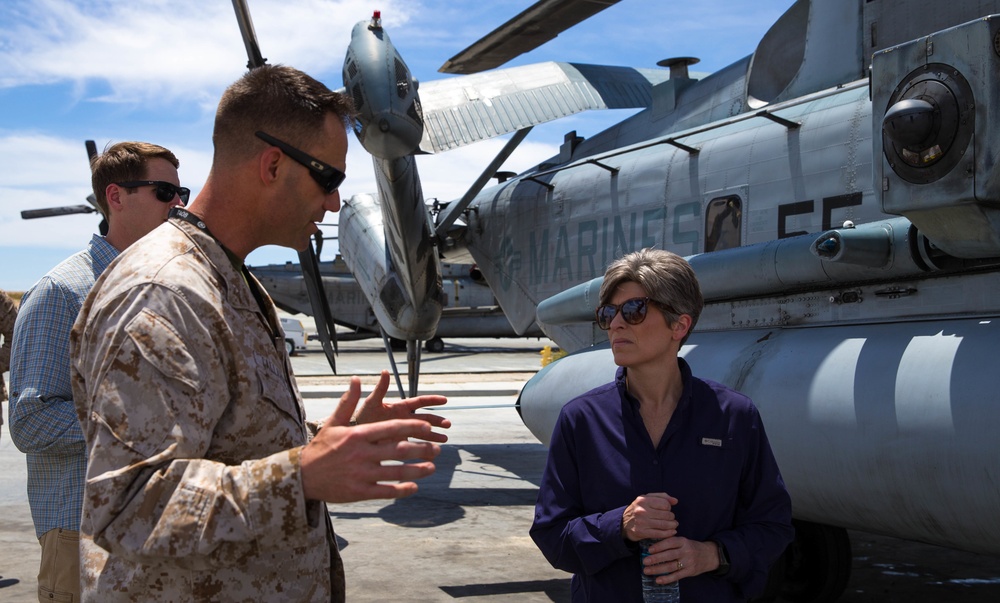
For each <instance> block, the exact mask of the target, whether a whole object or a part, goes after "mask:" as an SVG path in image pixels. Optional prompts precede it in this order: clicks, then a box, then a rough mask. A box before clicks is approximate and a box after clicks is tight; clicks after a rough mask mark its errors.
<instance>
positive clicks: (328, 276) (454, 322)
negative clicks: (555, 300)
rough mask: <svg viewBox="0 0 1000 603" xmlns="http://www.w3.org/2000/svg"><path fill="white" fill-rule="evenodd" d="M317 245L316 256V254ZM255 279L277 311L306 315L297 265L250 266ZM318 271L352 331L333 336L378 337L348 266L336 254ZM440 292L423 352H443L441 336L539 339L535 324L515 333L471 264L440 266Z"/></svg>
mask: <svg viewBox="0 0 1000 603" xmlns="http://www.w3.org/2000/svg"><path fill="white" fill-rule="evenodd" d="M320 249H321V246H320V245H317V250H316V256H317V258H320V257H321V256H320ZM249 269H250V272H252V273H253V275H254V276H255V277H257V280H259V281H260V283H261V284H262V285H263V286H264V287H265V288H266V289H267V292H268V293H269V294H270V295H271V299H272V300H274V303H275V304H276V305H277V306H278V307H279V308H281V309H282V310H284V311H286V312H289V313H291V314H298V313H302V314H311V313H312V311H313V309H312V304H311V303H310V300H309V295H308V292H307V291H306V287H305V283H304V277H303V275H302V270H301V267H300V266H299V264H294V263H291V262H287V263H285V264H268V265H264V266H249ZM319 274H320V277H321V278H322V282H323V288H324V289H326V297H327V300H328V301H329V303H330V306H331V309H332V312H331V315H332V316H333V321H334V323H336V324H337V325H340V326H342V327H346V328H348V329H351V330H352V331H353V332H348V333H344V332H341V333H340V334H339V335H338V337H341V338H346V337H355V338H363V337H378V336H380V335H381V329H380V328H379V325H378V321H377V320H376V318H375V313H374V312H373V311H372V308H371V305H370V304H369V303H368V299H367V298H365V296H364V294H363V293H362V290H361V285H359V284H358V281H357V279H355V277H354V275H353V274H352V273H351V271H350V270H349V269H348V268H347V264H346V263H345V262H344V258H343V257H342V256H341V255H340V254H337V255H336V257H334V259H333V260H332V261H323V260H322V259H320V261H319ZM442 285H443V286H442V292H443V293H444V294H445V302H444V309H443V310H442V312H441V321H440V322H439V323H438V327H437V330H436V331H435V333H434V337H431V338H430V339H427V340H426V341H425V342H424V350H425V351H427V352H432V353H439V352H443V351H444V339H443V338H445V337H447V338H461V337H520V336H531V337H540V336H542V332H541V330H540V329H539V328H537V327H534V328H532V329H529V330H528V331H527V332H525V333H521V334H518V333H515V332H514V328H513V327H511V326H510V322H508V321H507V317H506V316H504V313H503V310H501V309H500V306H499V305H497V302H496V299H495V298H494V297H493V292H492V291H491V290H490V289H489V287H487V286H486V283H485V281H484V280H483V279H482V277H481V276H480V274H479V271H478V269H477V268H476V266H475V265H474V264H448V263H443V264H442ZM390 345H391V347H393V348H394V349H400V348H402V349H405V346H406V342H405V341H401V340H398V339H393V340H391V341H390Z"/></svg>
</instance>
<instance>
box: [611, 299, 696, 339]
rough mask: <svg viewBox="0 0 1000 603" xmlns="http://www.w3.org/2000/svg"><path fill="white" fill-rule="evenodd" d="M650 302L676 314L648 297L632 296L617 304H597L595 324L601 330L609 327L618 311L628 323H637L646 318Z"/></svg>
mask: <svg viewBox="0 0 1000 603" xmlns="http://www.w3.org/2000/svg"><path fill="white" fill-rule="evenodd" d="M650 303H654V304H657V305H658V306H660V307H661V308H663V310H664V311H665V312H668V313H670V314H678V313H677V312H676V311H675V310H674V309H673V308H671V307H670V306H668V305H666V304H661V303H659V302H656V301H653V300H651V299H649V298H648V297H633V298H632V299H626V300H625V301H623V302H622V303H620V304H618V305H615V304H603V305H600V306H598V307H597V311H596V312H595V314H596V316H597V326H598V327H600V328H601V329H602V330H604V331H607V330H608V329H610V328H611V321H612V320H614V319H615V316H617V315H618V312H621V313H622V319H623V320H624V321H625V322H627V323H628V324H630V325H637V324H639V323H641V322H642V321H644V320H646V311H647V310H648V309H649V304H650Z"/></svg>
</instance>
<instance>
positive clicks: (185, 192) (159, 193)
mask: <svg viewBox="0 0 1000 603" xmlns="http://www.w3.org/2000/svg"><path fill="white" fill-rule="evenodd" d="M115 184H117V185H118V186H122V187H125V188H138V187H140V186H155V187H156V200H157V201H162V202H163V203H170V202H171V201H173V200H174V197H180V198H181V203H183V204H184V205H187V202H188V199H189V198H190V197H191V189H189V188H186V187H183V186H177V185H176V184H171V183H169V182H164V181H163V180H132V181H130V182H115Z"/></svg>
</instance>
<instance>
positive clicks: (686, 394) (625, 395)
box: [615, 357, 691, 412]
mask: <svg viewBox="0 0 1000 603" xmlns="http://www.w3.org/2000/svg"><path fill="white" fill-rule="evenodd" d="M677 366H678V368H680V370H681V379H682V380H683V382H684V391H682V392H681V399H680V400H678V401H677V410H678V411H679V410H683V409H686V408H687V406H688V403H689V401H690V399H691V366H690V365H689V364H688V363H687V361H686V360H684V359H683V358H680V357H678V358H677ZM627 375H628V369H627V368H625V367H624V366H620V367H618V371H617V373H615V385H616V386H617V387H618V393H619V394H620V395H621V398H622V400H623V401H625V402H627V403H628V406H629V407H630V408H631V409H632V411H633V412H639V400H638V398H636V397H635V396H633V395H632V394H631V393H629V391H628V386H627V385H626V380H625V378H626V376H627ZM675 412H676V411H675Z"/></svg>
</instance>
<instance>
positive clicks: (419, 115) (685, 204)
mask: <svg viewBox="0 0 1000 603" xmlns="http://www.w3.org/2000/svg"><path fill="white" fill-rule="evenodd" d="M614 4H616V1H615V0H609V1H606V2H600V3H595V2H589V1H587V0H542V1H540V2H537V3H535V4H533V5H532V6H531V7H529V8H528V9H526V10H525V11H524V12H522V13H521V14H520V15H518V16H516V17H515V18H514V19H512V20H511V21H509V22H508V23H506V24H504V25H501V26H500V27H499V28H497V29H496V30H494V31H493V32H492V33H491V34H489V35H487V36H486V37H484V38H483V39H482V40H480V41H479V42H477V43H475V44H473V45H472V46H470V47H469V48H467V49H466V50H465V51H462V52H461V53H459V54H458V55H456V56H455V57H453V58H452V59H451V60H449V61H448V62H447V63H445V66H444V68H443V69H442V70H443V71H447V72H451V73H465V74H471V75H467V76H465V77H461V78H458V77H456V78H450V79H446V80H442V81H440V82H427V81H424V82H419V83H418V82H417V81H416V79H415V78H414V77H413V76H412V74H411V73H410V71H409V70H408V68H407V67H406V63H405V61H404V60H403V59H402V57H401V55H400V53H399V52H398V51H397V49H396V48H395V47H394V46H393V44H392V42H391V41H390V39H389V36H388V34H387V32H386V31H385V30H384V29H383V28H382V25H381V20H380V16H379V15H378V14H376V15H374V16H373V17H372V18H371V19H370V20H366V21H361V22H359V23H358V24H357V25H356V26H355V28H354V30H353V34H352V40H351V43H350V46H349V47H348V50H347V57H346V60H345V64H344V84H345V90H346V91H347V92H348V93H349V94H351V95H352V97H353V98H354V100H355V104H356V105H357V107H358V108H359V110H360V112H361V119H360V123H359V126H358V128H357V135H358V138H359V140H360V141H361V143H362V144H363V145H364V146H365V148H366V149H367V150H368V151H369V152H370V153H371V154H372V155H373V156H374V157H375V166H376V176H377V180H378V192H377V194H373V195H356V196H354V197H353V198H351V199H350V200H347V201H346V202H345V204H344V207H343V209H342V211H341V216H340V228H341V231H340V237H341V239H340V244H341V251H342V253H343V255H344V259H345V261H346V262H347V265H348V266H349V267H350V269H351V270H352V271H353V272H354V273H355V274H356V275H358V278H359V280H360V281H361V284H362V287H363V288H364V291H365V294H366V296H367V297H368V299H369V302H370V303H371V306H372V308H373V311H374V313H375V315H376V317H377V320H378V322H379V323H380V324H381V326H382V328H383V329H385V330H386V331H387V332H389V333H390V334H392V335H393V336H394V337H397V338H401V339H407V340H408V341H410V343H411V346H410V349H414V348H417V346H416V345H414V344H415V343H419V340H423V339H427V338H430V337H433V335H434V333H435V328H436V327H437V325H438V321H439V320H440V315H441V306H440V304H439V303H438V302H437V301H436V300H437V299H438V298H439V284H438V283H439V282H440V278H439V275H440V270H441V268H440V262H441V258H444V259H446V260H450V261H454V260H455V258H466V257H471V258H472V261H474V262H475V263H476V264H477V266H478V267H479V268H480V270H481V271H482V273H483V276H484V278H485V280H486V282H487V283H488V284H489V286H490V287H491V289H492V290H493V293H494V295H495V296H496V299H497V300H498V302H499V304H500V306H501V308H502V309H503V311H504V313H505V314H506V316H507V318H508V319H509V321H510V323H511V325H512V326H513V327H514V329H515V330H517V331H518V332H521V331H524V330H526V329H528V328H530V327H532V326H533V325H537V326H539V327H540V328H541V329H542V331H543V332H545V333H546V335H548V336H549V337H550V338H551V339H553V340H554V341H555V342H556V343H557V344H559V345H560V346H562V347H563V348H564V349H568V350H571V351H573V352H574V353H572V354H571V355H569V356H568V357H566V358H564V359H562V360H559V361H558V362H555V363H553V364H551V365H549V366H547V367H545V368H544V369H543V370H542V371H540V372H539V373H538V374H537V375H536V376H535V377H534V378H533V379H531V380H530V381H529V382H528V383H527V384H526V386H525V387H524V389H523V390H522V393H521V395H520V399H519V410H520V412H521V415H522V418H523V420H524V422H525V424H526V425H527V426H528V428H529V429H530V430H531V431H532V433H534V434H535V436H536V437H538V439H539V440H541V441H542V442H547V441H548V439H549V435H550V433H551V429H552V426H553V424H554V422H555V419H556V415H557V413H558V411H559V409H560V408H561V406H562V405H563V404H564V403H565V402H566V401H568V400H570V399H571V398H573V397H574V396H576V395H578V394H580V393H583V392H584V391H586V390H588V389H590V388H591V387H594V386H596V385H598V384H601V383H604V382H607V381H610V380H611V378H612V376H613V370H614V364H613V361H612V357H611V354H610V352H609V351H608V349H607V346H606V336H605V334H604V333H603V332H601V331H600V330H598V329H597V327H596V325H595V324H594V321H593V310H594V307H595V305H596V291H597V288H598V287H599V285H600V277H601V275H602V274H603V272H604V268H605V266H606V265H607V263H608V262H609V261H610V260H612V259H614V258H615V257H618V256H619V255H621V254H623V253H625V252H628V251H632V250H636V249H639V248H642V247H650V246H655V247H660V248H666V249H669V250H672V251H674V252H677V253H679V254H681V255H684V256H687V257H688V259H689V260H690V261H691V263H692V265H693V266H694V267H695V270H696V272H697V273H698V276H699V279H700V281H701V284H702V289H703V293H704V294H705V298H706V307H705V310H704V313H703V314H702V317H701V319H700V321H699V323H698V326H697V329H696V330H695V332H694V334H693V335H692V336H691V338H690V340H689V341H688V343H687V345H685V347H684V348H683V349H682V352H681V353H682V355H683V356H685V357H686V358H687V359H688V360H689V361H690V362H691V363H692V366H693V367H694V369H695V371H696V372H697V373H698V374H699V375H701V376H704V377H708V378H711V379H714V380H717V381H720V382H723V383H725V384H727V385H730V386H732V387H734V388H736V389H738V390H741V391H743V392H745V393H747V394H748V395H750V396H751V397H752V398H753V399H754V401H755V402H756V404H757V406H758V407H759V409H760V412H761V414H762V416H763V417H764V420H765V423H766V424H767V426H768V432H769V437H770V439H771V443H772V446H773V448H774V452H775V454H776V456H777V458H778V461H779V464H780V466H781V468H782V473H783V475H784V478H785V480H786V483H787V485H788V488H789V491H790V493H791V495H792V500H793V507H794V515H795V519H796V527H797V536H796V541H795V543H794V544H793V545H792V546H791V547H790V548H789V551H788V553H787V554H786V555H785V557H784V558H783V559H782V560H781V561H780V562H779V563H778V564H776V566H775V568H774V570H773V571H772V584H774V585H777V586H776V587H775V588H774V589H773V590H772V591H771V592H770V593H768V594H769V596H774V595H777V594H779V593H780V594H781V595H782V596H783V597H784V598H785V599H787V600H792V601H810V602H818V601H834V600H836V599H837V598H838V597H839V596H840V595H841V593H842V592H843V590H844V588H845V586H846V584H847V581H848V578H849V575H850V567H851V549H850V542H849V539H848V536H847V532H846V529H856V530H862V531H868V532H874V533H879V534H884V535H889V536H894V537H899V538H904V539H910V540H917V541H922V542H926V543H931V544H936V545H942V546H947V547H954V548H959V549H963V550H967V551H973V552H979V553H986V554H993V555H998V554H1000V516H998V514H997V513H996V512H995V510H996V509H997V508H1000V488H998V487H997V484H1000V469H998V467H997V464H996V462H995V460H996V458H998V456H1000V438H997V437H996V435H995V434H996V432H997V431H998V430H1000V406H998V405H997V404H996V403H995V399H996V393H995V392H997V391H1000V371H997V370H996V369H997V366H996V361H995V360H994V358H995V353H994V349H995V346H996V342H997V341H998V340H1000V302H998V299H997V296H996V294H995V292H996V291H998V290H1000V289H998V282H1000V209H998V207H1000V177H998V175H997V174H1000V170H998V169H997V165H996V162H997V159H996V158H997V157H998V156H1000V152H998V151H1000V148H998V147H1000V137H998V136H997V135H996V134H995V132H994V131H993V130H992V129H991V125H992V124H995V123H997V120H998V118H1000V115H998V113H1000V89H998V88H997V86H996V85H995V76H994V74H995V73H996V72H997V69H998V67H1000V17H998V16H991V15H993V13H1000V2H996V1H982V2H970V3H946V4H941V3H938V2H931V1H930V0H897V1H894V2H887V1H884V0H874V1H873V0H797V1H796V2H795V3H794V4H793V5H792V6H791V7H790V8H789V9H788V11H787V12H785V13H784V15H782V16H781V17H780V18H779V19H778V20H777V21H776V22H775V23H774V25H773V26H772V27H771V29H770V30H769V31H768V32H767V34H766V35H765V36H764V37H763V38H762V39H761V41H760V43H759V44H758V45H757V47H756V50H755V51H754V52H753V53H752V54H751V55H749V56H747V57H744V58H742V59H740V60H737V61H736V62H734V63H732V64H731V65H730V66H729V67H726V68H723V69H721V70H719V71H717V72H715V73H712V74H711V75H709V76H707V77H704V78H701V79H697V78H695V77H692V76H691V75H690V74H689V72H688V71H687V67H688V66H689V65H691V64H693V63H694V61H695V59H691V58H687V57H681V58H677V59H669V60H666V61H663V62H661V63H660V66H661V67H664V69H639V68H622V67H601V66H594V65H579V64H570V63H546V64H541V65H534V66H524V67H516V68H509V69H495V68H497V67H500V66H501V65H503V64H504V63H505V62H506V61H508V60H509V59H511V58H512V57H514V56H517V55H519V54H521V53H523V52H526V51H528V50H530V49H532V48H534V47H536V46H537V45H538V44H541V43H543V42H544V41H546V40H548V39H551V38H552V37H554V36H555V35H557V34H558V33H560V32H561V31H562V30H563V29H565V28H567V27H569V26H570V25H572V24H574V23H577V22H579V21H581V20H582V19H584V18H587V17H588V16H590V15H592V14H594V13H597V12H599V11H600V10H603V9H605V8H606V7H607V6H610V5H614ZM665 27H666V26H665ZM487 70H488V71H487ZM627 106H638V107H641V108H642V110H641V111H639V112H638V113H637V114H635V115H633V116H632V117H629V118H627V119H625V120H623V121H622V122H620V123H618V124H615V125H613V126H612V127H610V128H609V129H607V130H606V131H603V132H601V133H599V134H596V135H594V136H592V137H590V138H589V139H584V138H582V137H580V136H577V135H576V134H575V133H573V132H571V133H568V134H567V136H566V139H565V143H564V144H563V145H562V147H561V149H560V153H559V154H558V155H557V156H555V157H552V158H551V159H550V160H548V161H545V162H543V163H541V164H539V165H537V166H535V167H534V168H531V169H529V170H527V171H525V172H523V173H521V174H517V175H515V176H513V177H506V176H505V177H504V178H501V180H502V181H501V182H498V183H497V184H496V185H494V186H490V187H487V183H488V182H489V180H490V179H491V178H492V177H493V176H494V174H495V172H497V170H499V169H500V168H501V167H502V165H503V163H504V160H505V159H506V157H507V156H508V155H509V153H510V152H511V151H512V149H513V148H514V147H516V146H517V145H518V144H520V142H521V141H522V140H524V138H525V137H526V136H527V134H528V131H529V130H530V128H531V127H532V126H534V125H536V124H539V123H543V122H546V121H550V120H553V119H556V118H558V117H560V116H563V115H567V114H570V113H573V112H576V111H583V110H589V109H599V108H605V107H627ZM510 133H513V136H511V138H510V139H509V142H508V143H507V145H506V146H505V148H504V150H503V151H502V152H501V153H500V154H499V155H498V157H497V158H496V160H495V161H493V162H492V163H491V164H490V165H487V166H484V170H483V173H482V175H481V176H480V177H479V178H478V179H477V180H476V181H475V182H474V183H473V184H472V185H471V186H470V188H469V191H468V192H467V193H466V194H465V195H464V196H463V197H462V198H461V199H459V200H456V201H453V202H451V203H449V204H447V205H444V204H442V206H441V207H440V209H439V211H437V212H428V211H427V208H426V207H425V205H424V204H423V201H422V196H423V194H422V191H421V187H420V180H419V176H418V173H417V160H416V157H417V156H418V155H419V154H420V153H429V152H442V151H446V150H449V149H452V148H457V147H459V146H461V145H464V144H469V143H471V142H474V141H476V140H480V139H482V138H485V137H491V136H499V135H505V134H510ZM417 349H418V348H417ZM418 360H419V356H418ZM412 371H413V365H412V364H411V379H412V378H415V375H412Z"/></svg>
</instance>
